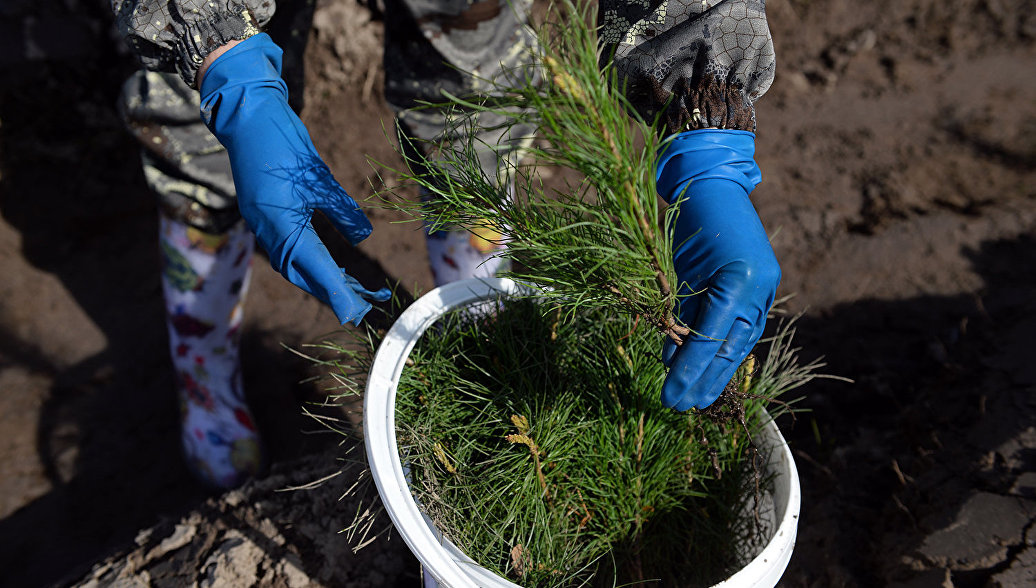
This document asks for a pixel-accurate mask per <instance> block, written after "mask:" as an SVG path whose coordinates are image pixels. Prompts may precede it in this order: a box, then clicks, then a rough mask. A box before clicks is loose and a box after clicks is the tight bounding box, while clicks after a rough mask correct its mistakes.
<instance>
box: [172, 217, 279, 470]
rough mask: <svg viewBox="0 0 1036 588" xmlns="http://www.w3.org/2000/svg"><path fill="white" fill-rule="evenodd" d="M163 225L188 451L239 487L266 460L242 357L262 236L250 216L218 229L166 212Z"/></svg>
mask: <svg viewBox="0 0 1036 588" xmlns="http://www.w3.org/2000/svg"><path fill="white" fill-rule="evenodd" d="M160 231H161V234H160V240H161V249H162V290H163V293H164V295H165V301H166V311H167V312H166V318H167V322H168V327H169V349H170V351H171V355H172V360H173V367H174V369H175V371H176V374H177V389H178V393H179V400H180V414H181V419H182V420H181V423H182V436H181V439H182V442H183V451H184V456H185V457H186V459H187V464H188V466H189V467H190V469H191V471H192V472H193V473H194V474H195V475H196V476H197V477H198V479H199V480H200V481H201V482H203V483H204V484H206V485H208V486H210V487H213V488H218V489H226V488H233V487H236V486H239V485H241V484H243V483H244V482H245V481H246V480H247V479H248V478H250V477H253V476H255V475H256V474H257V473H258V472H259V471H260V470H261V469H262V468H263V466H264V465H265V459H264V451H263V448H262V443H261V442H260V439H259V434H258V431H257V430H256V426H255V420H254V418H253V417H252V412H251V411H250V410H249V409H248V405H247V404H245V398H244V393H243V390H242V378H241V361H240V358H239V347H240V345H239V341H240V327H241V319H242V310H243V304H244V300H245V294H246V293H247V292H248V282H249V279H250V277H251V267H252V253H253V251H254V248H255V240H254V237H253V236H252V234H251V233H250V232H249V231H248V229H247V228H246V227H245V225H244V223H238V224H237V225H235V226H234V227H233V228H231V229H230V230H229V231H227V232H226V233H223V234H219V235H214V234H208V233H204V232H202V231H200V230H198V229H196V228H194V227H190V226H188V225H186V224H184V223H181V222H179V221H176V220H172V219H170V218H167V217H165V216H164V215H163V216H161V217H160Z"/></svg>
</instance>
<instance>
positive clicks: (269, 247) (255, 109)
mask: <svg viewBox="0 0 1036 588" xmlns="http://www.w3.org/2000/svg"><path fill="white" fill-rule="evenodd" d="M281 55H282V52H281V49H280V48H279V47H277V45H275V44H274V43H273V41H272V40H271V39H270V37H269V36H268V35H266V34H265V33H261V34H258V35H255V36H252V37H249V38H248V39H246V40H244V41H241V42H235V43H232V44H229V45H227V46H225V47H223V48H221V49H220V50H219V51H218V52H215V53H214V54H213V55H210V56H209V58H208V59H206V62H205V63H204V64H203V67H202V68H201V70H200V71H199V79H200V80H201V81H200V84H199V88H200V91H201V114H202V119H203V120H204V121H205V124H206V125H207V126H208V127H209V129H210V130H211V131H212V133H213V134H214V135H216V137H217V138H218V139H219V141H220V142H221V143H222V144H223V146H224V147H226V149H227V153H228V154H229V155H230V165H231V170H232V171H233V174H234V185H235V187H236V188H237V199H238V207H239V208H240V210H241V216H242V217H244V219H245V222H246V223H247V224H248V226H249V228H250V229H252V231H253V232H254V233H255V235H256V238H257V240H258V241H259V244H260V245H262V247H263V248H264V249H265V250H266V253H267V254H268V255H269V257H270V263H271V264H272V265H273V267H274V268H275V269H276V270H278V271H279V272H280V273H281V274H282V275H283V276H284V277H285V278H287V279H288V281H290V282H291V283H293V284H295V285H296V286H298V287H299V288H302V289H303V290H305V291H306V292H308V293H310V294H312V295H313V296H316V297H317V298H319V299H320V300H322V301H323V302H324V303H325V304H328V305H329V306H330V307H331V309H332V310H333V311H334V313H335V315H336V316H337V317H338V320H339V321H340V322H341V323H342V324H345V323H348V322H351V323H354V324H356V325H359V323H360V320H362V319H363V316H364V315H365V314H366V313H367V312H368V311H369V310H370V309H371V304H370V302H368V300H374V301H384V300H388V298H389V296H390V291H389V289H388V288H382V289H381V290H377V291H371V290H367V289H365V288H364V287H363V286H362V285H361V284H360V283H359V282H358V281H357V280H356V279H355V278H353V277H352V276H350V275H348V274H346V273H345V270H344V269H342V268H340V267H338V264H337V263H336V262H335V261H334V259H332V257H331V254H330V252H328V250H327V247H325V246H324V243H323V242H322V241H321V240H320V238H319V237H318V236H317V233H316V231H315V230H314V229H313V225H312V222H311V218H312V215H313V211H314V210H320V211H321V212H322V213H323V214H324V216H326V217H327V218H328V219H329V220H330V221H331V223H332V224H333V225H334V226H335V228H336V229H338V231H339V232H340V233H342V235H344V236H345V237H346V238H347V239H348V240H349V242H350V243H352V244H353V245H355V244H357V243H359V242H360V241H362V240H363V239H365V238H366V237H367V236H368V235H370V233H371V230H372V228H371V224H370V221H368V220H367V217H366V215H364V214H363V211H361V210H360V208H359V206H357V204H356V202H355V201H354V200H353V199H352V198H350V197H349V195H348V194H346V193H345V190H344V189H343V188H342V187H341V186H340V185H339V184H338V182H337V181H336V180H335V179H334V177H333V176H332V175H331V170H329V169H328V167H327V165H325V164H324V162H323V160H322V159H321V158H320V156H319V155H318V154H317V150H316V147H314V146H313V142H312V140H310V137H309V132H308V131H307V130H306V127H305V126H304V125H303V124H302V121H301V120H299V118H298V116H297V115H296V114H295V113H294V112H293V111H292V110H291V108H290V107H289V106H288V89H287V85H286V84H285V83H284V81H283V80H282V79H281Z"/></svg>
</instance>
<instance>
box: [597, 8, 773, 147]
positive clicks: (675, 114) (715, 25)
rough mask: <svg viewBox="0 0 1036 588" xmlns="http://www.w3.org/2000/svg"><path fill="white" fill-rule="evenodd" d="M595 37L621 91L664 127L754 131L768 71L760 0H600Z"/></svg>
mask: <svg viewBox="0 0 1036 588" xmlns="http://www.w3.org/2000/svg"><path fill="white" fill-rule="evenodd" d="M599 19H600V22H599V24H600V25H601V41H602V44H603V45H604V50H605V55H614V63H615V68H616V71H617V73H618V75H619V77H620V79H621V80H622V81H623V82H624V83H625V84H626V94H627V96H628V98H629V99H630V101H631V102H632V104H633V106H634V108H635V109H636V110H637V111H638V112H639V113H640V115H641V116H643V117H644V118H645V119H646V120H648V121H651V120H653V119H654V118H655V117H656V116H658V115H661V118H662V121H663V122H664V123H665V125H666V129H667V130H668V132H670V133H677V132H681V131H687V130H694V129H701V128H708V127H712V128H720V129H739V130H747V131H754V130H755V107H754V106H753V103H754V101H755V100H756V99H758V98H759V97H760V96H762V95H763V93H765V92H766V90H767V89H768V88H769V87H770V83H771V82H772V81H773V76H774V66H775V61H774V52H773V41H772V40H771V38H770V30H769V27H768V26H767V24H766V11H765V0H601V2H600V12H599Z"/></svg>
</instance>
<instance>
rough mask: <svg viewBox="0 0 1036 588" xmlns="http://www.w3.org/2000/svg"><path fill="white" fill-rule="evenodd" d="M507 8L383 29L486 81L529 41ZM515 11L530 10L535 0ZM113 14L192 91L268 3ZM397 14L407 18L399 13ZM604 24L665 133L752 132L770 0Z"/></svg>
mask: <svg viewBox="0 0 1036 588" xmlns="http://www.w3.org/2000/svg"><path fill="white" fill-rule="evenodd" d="M508 4H509V3H508V2H506V1H505V0H399V1H398V2H393V3H391V4H390V7H391V9H390V10H387V11H386V12H387V14H386V21H387V23H386V27H387V28H388V27H390V26H392V24H393V23H394V22H396V21H400V20H408V21H412V22H413V23H416V26H417V29H418V30H419V31H420V33H421V35H422V36H423V37H424V38H425V39H426V40H427V41H429V42H431V44H432V45H433V46H434V47H435V49H437V50H438V52H439V53H440V54H441V55H442V56H443V57H444V58H445V59H446V60H447V61H449V62H450V63H451V64H452V65H453V66H455V67H456V68H459V69H460V70H462V71H478V72H479V74H480V75H483V76H486V74H487V73H491V72H487V69H489V70H492V69H495V68H498V67H500V66H499V64H500V63H506V62H508V61H513V60H514V59H515V58H517V56H516V52H515V48H516V47H518V46H520V45H521V44H522V42H521V41H520V39H521V38H526V37H527V34H526V33H524V32H517V31H516V28H515V27H524V22H522V20H523V18H524V16H517V17H516V16H515V11H513V10H511V9H510V7H509V6H508ZM510 4H512V5H513V4H515V2H513V1H512V2H511V3H510ZM518 4H520V5H521V6H519V9H522V8H525V9H527V8H528V4H531V0H518ZM399 5H401V6H402V7H401V8H395V7H396V6H399ZM112 9H113V11H114V12H115V15H116V20H117V25H118V28H119V30H120V32H121V33H122V35H123V36H124V37H125V39H126V41H127V43H128V45H129V46H130V48H131V49H132V50H133V51H134V52H135V53H136V54H137V56H138V57H139V58H140V60H141V62H142V63H143V64H144V66H145V67H146V68H147V69H150V70H155V71H167V72H173V71H176V72H178V73H179V74H180V76H181V77H182V78H183V80H184V81H185V82H187V84H188V85H193V84H194V79H195V76H196V75H197V71H198V67H199V66H200V65H201V62H202V60H203V59H204V58H205V56H206V55H208V54H209V53H211V52H212V51H213V50H214V49H215V48H217V47H219V46H221V45H223V44H226V43H227V42H228V41H231V40H235V39H245V38H248V37H250V36H252V35H254V34H256V33H258V32H260V31H261V30H262V28H263V27H264V26H265V25H266V24H267V23H268V22H269V20H270V18H271V17H272V16H273V12H274V10H275V1H274V0H112ZM398 10H405V11H407V12H409V14H406V15H405V17H401V16H400V12H398ZM599 20H600V23H599V24H600V25H601V40H602V43H603V44H604V45H605V51H606V54H612V52H614V56H615V65H616V68H617V71H618V72H619V74H620V75H621V76H622V77H624V78H625V82H626V84H627V92H628V95H629V97H630V99H631V102H632V103H633V105H634V107H635V108H636V109H637V110H638V111H639V112H640V113H641V114H642V115H643V116H645V117H647V118H649V119H650V118H653V117H654V116H656V115H658V114H661V115H662V116H663V119H664V120H665V122H666V126H667V128H668V130H669V131H670V132H679V131H682V130H689V129H696V128H703V127H716V128H729V129H744V130H754V129H755V109H754V107H753V102H754V101H755V100H756V99H757V98H759V97H760V96H761V95H762V94H763V93H764V92H765V91H766V90H767V88H768V87H769V86H770V83H771V82H772V81H773V75H774V65H775V62H774V52H773V43H772V41H771V39H770V32H769V28H768V27H767V23H766V15H765V0H600V11H599ZM516 39H518V41H517V42H516ZM388 52H389V48H386V53H387V54H388ZM386 63H387V67H388V65H391V61H390V60H388V59H386ZM494 64H496V65H494ZM387 77H388V78H392V77H393V76H392V72H387ZM487 77H492V76H491V75H490V76H487ZM414 85H416V84H414ZM390 101H391V97H390Z"/></svg>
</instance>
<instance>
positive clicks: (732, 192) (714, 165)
mask: <svg viewBox="0 0 1036 588" xmlns="http://www.w3.org/2000/svg"><path fill="white" fill-rule="evenodd" d="M754 154H755V135H754V134H753V133H750V132H748V131H734V130H719V129H703V130H698V131H689V132H685V133H680V134H679V135H675V136H674V137H672V138H671V140H669V141H668V142H667V143H666V144H665V145H664V147H663V148H662V150H661V151H660V153H659V158H658V160H657V162H656V164H657V183H656V187H657V190H658V193H659V195H660V196H662V198H664V199H665V200H666V201H667V202H669V204H670V206H674V205H675V206H679V213H678V216H677V219H676V226H675V230H674V237H675V238H674V241H673V261H674V263H675V266H676V273H677V277H678V278H679V280H680V288H679V292H678V295H679V297H680V299H679V317H680V320H681V321H682V322H683V323H684V325H686V326H687V327H689V328H690V329H691V331H692V332H691V334H690V335H688V336H687V337H686V338H685V339H684V342H683V344H682V345H680V346H679V347H678V346H677V345H676V344H675V343H674V342H673V341H671V340H667V341H666V343H665V346H664V347H663V350H662V352H663V360H664V361H665V363H666V365H667V366H669V368H670V369H669V374H668V375H667V376H666V380H665V383H664V384H663V386H662V403H663V404H664V405H666V406H669V407H671V408H674V409H676V410H679V411H685V410H688V409H690V408H695V407H696V408H705V407H707V406H709V405H710V404H712V403H713V402H715V401H716V399H717V398H718V397H719V395H720V394H721V393H722V392H723V388H724V387H725V386H726V385H727V383H728V382H729V381H730V379H731V378H732V377H733V376H734V372H735V371H736V370H737V368H738V366H740V365H741V362H742V361H743V360H744V359H745V357H747V355H748V354H749V353H750V352H751V351H752V347H754V346H755V344H756V342H757V341H759V337H760V336H761V335H762V333H763V326H764V325H765V323H766V315H767V313H768V312H769V310H770V306H771V305H772V304H773V300H774V296H775V294H776V291H777V284H778V283H779V282H780V279H781V271H780V267H779V266H778V264H777V258H776V256H775V255H774V253H773V248H772V247H771V246H770V240H769V238H768V237H767V235H766V231H765V230H764V229H763V225H762V223H761V222H760V220H759V216H758V215H757V214H756V212H755V208H753V206H752V202H751V201H750V200H749V199H748V194H749V193H750V192H751V191H752V189H753V188H755V186H756V185H757V184H758V183H759V180H760V179H761V174H760V172H759V167H758V166H757V165H756V163H755V160H754V159H753V156H754Z"/></svg>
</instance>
